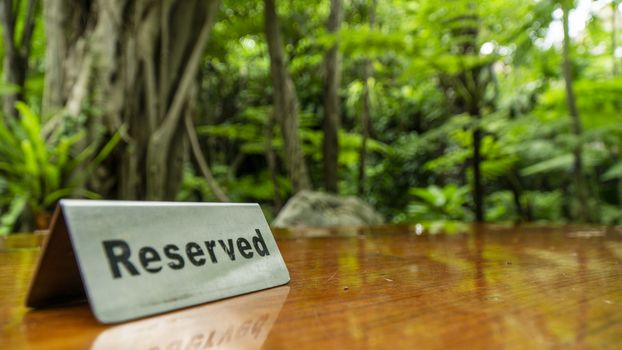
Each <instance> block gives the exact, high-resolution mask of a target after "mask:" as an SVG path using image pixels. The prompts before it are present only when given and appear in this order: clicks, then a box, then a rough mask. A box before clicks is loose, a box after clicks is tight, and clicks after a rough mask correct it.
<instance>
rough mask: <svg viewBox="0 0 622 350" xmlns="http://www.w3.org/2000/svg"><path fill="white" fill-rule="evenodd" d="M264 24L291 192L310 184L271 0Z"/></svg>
mask: <svg viewBox="0 0 622 350" xmlns="http://www.w3.org/2000/svg"><path fill="white" fill-rule="evenodd" d="M264 12H265V16H264V25H265V32H266V40H267V42H268V51H269V54H270V75H271V77H272V85H273V91H274V93H273V94H274V97H273V98H274V102H273V103H274V115H275V117H276V120H277V121H278V122H279V124H280V125H281V133H282V136H283V144H284V149H285V165H286V166H287V172H288V175H289V179H290V181H291V183H292V187H293V190H294V192H299V191H301V190H306V189H310V188H311V182H310V180H309V175H308V172H307V166H306V164H305V160H304V154H303V152H302V142H301V141H300V135H299V130H298V127H299V120H298V97H297V96H296V88H295V87H294V83H293V81H292V78H291V76H290V75H289V72H288V71H287V66H286V63H285V54H284V53H283V46H282V45H283V44H282V40H281V32H280V29H279V19H278V15H277V13H276V7H275V4H274V0H265V1H264Z"/></svg>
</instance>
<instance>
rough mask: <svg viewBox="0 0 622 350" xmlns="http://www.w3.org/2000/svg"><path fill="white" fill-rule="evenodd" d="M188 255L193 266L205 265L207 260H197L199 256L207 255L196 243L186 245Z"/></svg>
mask: <svg viewBox="0 0 622 350" xmlns="http://www.w3.org/2000/svg"><path fill="white" fill-rule="evenodd" d="M186 255H188V260H190V262H191V263H192V265H194V266H202V265H205V258H198V259H197V258H196V257H198V256H204V255H205V253H204V252H203V249H201V247H200V246H199V245H198V244H196V243H194V242H190V243H188V244H186Z"/></svg>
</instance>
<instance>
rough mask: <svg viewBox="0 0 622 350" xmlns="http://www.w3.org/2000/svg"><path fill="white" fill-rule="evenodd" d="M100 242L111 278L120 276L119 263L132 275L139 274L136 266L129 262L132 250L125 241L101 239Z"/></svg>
mask: <svg viewBox="0 0 622 350" xmlns="http://www.w3.org/2000/svg"><path fill="white" fill-rule="evenodd" d="M102 244H103V245H104V251H105V252H106V257H107V258H108V264H109V265H110V270H111V271H112V277H113V278H121V270H120V269H119V264H122V265H123V266H124V267H125V269H126V270H127V271H128V272H129V273H130V274H131V275H132V276H137V275H139V274H140V273H139V272H138V270H137V269H136V267H135V266H134V265H133V264H132V263H131V262H130V255H131V254H132V251H131V250H130V246H129V245H128V244H127V242H125V241H123V240H120V239H119V240H111V241H103V242H102Z"/></svg>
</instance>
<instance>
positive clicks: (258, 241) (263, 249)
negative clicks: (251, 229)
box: [253, 229, 270, 256]
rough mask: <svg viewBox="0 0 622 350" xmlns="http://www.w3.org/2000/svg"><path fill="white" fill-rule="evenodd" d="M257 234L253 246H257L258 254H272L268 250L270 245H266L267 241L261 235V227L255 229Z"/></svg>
mask: <svg viewBox="0 0 622 350" xmlns="http://www.w3.org/2000/svg"><path fill="white" fill-rule="evenodd" d="M255 232H256V233H257V236H255V237H253V246H255V250H256V251H257V254H259V255H260V256H266V255H270V252H269V251H268V246H266V241H264V240H263V236H262V235H261V231H259V229H255Z"/></svg>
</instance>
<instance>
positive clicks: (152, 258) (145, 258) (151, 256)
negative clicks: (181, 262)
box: [138, 247, 162, 273]
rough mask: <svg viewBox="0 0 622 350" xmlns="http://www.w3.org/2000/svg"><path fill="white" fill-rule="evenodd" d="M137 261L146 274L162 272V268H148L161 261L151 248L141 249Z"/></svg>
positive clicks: (156, 252)
mask: <svg viewBox="0 0 622 350" xmlns="http://www.w3.org/2000/svg"><path fill="white" fill-rule="evenodd" d="M138 259H139V260H140V264H141V265H143V268H144V269H145V270H146V271H147V272H151V273H156V272H158V271H160V270H162V266H155V267H149V265H150V264H151V263H154V262H158V261H162V258H160V254H158V251H157V250H155V249H153V248H151V247H143V248H140V250H139V251H138Z"/></svg>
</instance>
